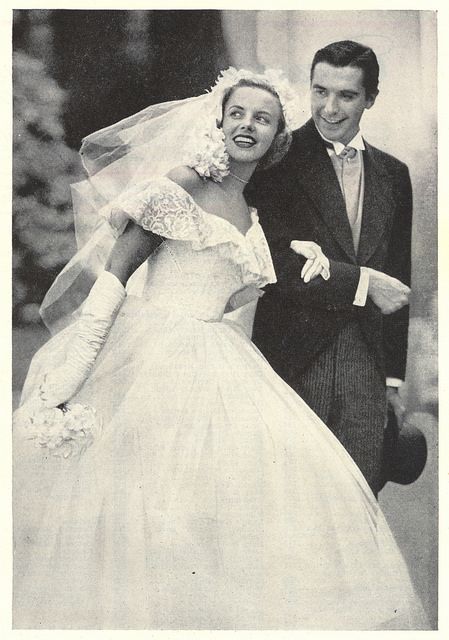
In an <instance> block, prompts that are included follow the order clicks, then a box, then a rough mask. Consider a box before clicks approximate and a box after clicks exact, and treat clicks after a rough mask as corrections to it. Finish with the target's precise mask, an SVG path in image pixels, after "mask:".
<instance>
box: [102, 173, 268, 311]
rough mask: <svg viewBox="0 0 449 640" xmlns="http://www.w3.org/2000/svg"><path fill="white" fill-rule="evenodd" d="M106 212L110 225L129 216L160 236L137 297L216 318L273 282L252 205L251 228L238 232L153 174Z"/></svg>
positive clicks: (184, 192) (122, 221) (177, 188)
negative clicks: (153, 178)
mask: <svg viewBox="0 0 449 640" xmlns="http://www.w3.org/2000/svg"><path fill="white" fill-rule="evenodd" d="M106 215H107V218H108V220H109V222H110V223H111V225H112V226H113V227H115V228H116V229H120V228H122V227H123V225H124V224H125V223H126V221H127V220H128V219H129V218H131V219H133V220H135V221H136V222H137V223H138V224H140V225H141V226H142V227H143V228H144V229H147V230H149V231H152V232H153V233H156V234H158V235H160V236H162V237H163V238H164V239H165V240H164V242H163V243H162V244H161V245H160V246H159V248H158V249H157V250H156V251H155V252H154V253H153V255H152V256H150V258H149V259H148V269H147V276H146V282H145V285H144V289H143V297H145V298H148V299H151V301H152V303H154V304H156V305H158V306H163V307H164V308H169V309H173V310H178V311H180V312H182V313H185V314H187V315H190V316H193V317H196V318H199V319H202V320H208V321H216V320H220V319H221V318H222V316H223V313H224V311H225V308H226V306H227V305H228V303H230V305H231V307H234V308H236V307H238V306H240V304H242V302H246V301H248V300H250V299H252V298H254V299H255V298H257V297H258V295H260V293H259V292H260V288H261V287H263V286H264V285H266V284H268V283H273V282H276V275H275V272H274V268H273V263H272V261H271V255H270V251H269V249H268V245H267V242H266V239H265V236H264V233H263V230H262V228H261V226H260V224H259V220H258V216H257V212H256V211H255V210H254V209H251V220H252V224H251V227H250V229H249V230H248V232H247V233H246V234H242V233H241V232H240V231H239V230H238V229H237V228H236V227H235V226H234V225H233V224H231V223H230V222H229V221H227V220H225V219H224V218H221V217H219V216H216V215H214V214H211V213H208V212H206V211H204V210H203V209H202V208H201V207H199V205H197V204H196V202H195V201H194V200H193V198H192V197H191V196H190V194H188V193H187V192H186V191H185V190H184V189H183V188H182V187H180V186H179V185H177V184H176V183H174V182H173V181H172V180H170V179H169V178H159V179H157V180H154V181H152V182H151V183H147V184H146V185H144V186H139V185H137V186H136V187H135V188H134V189H133V190H132V191H128V192H127V193H126V194H125V196H123V197H121V198H120V200H118V201H117V202H116V203H114V206H113V207H112V208H111V209H110V210H109V211H108V212H107V214H106Z"/></svg>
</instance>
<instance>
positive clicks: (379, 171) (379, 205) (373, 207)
mask: <svg viewBox="0 0 449 640" xmlns="http://www.w3.org/2000/svg"><path fill="white" fill-rule="evenodd" d="M364 173H365V193H364V199H363V214H362V228H361V232H360V242H359V251H358V256H357V258H358V260H357V262H358V263H359V264H361V265H363V264H366V263H367V262H368V260H369V259H370V257H371V256H372V255H373V253H374V251H375V250H376V248H377V246H378V245H379V242H380V241H381V239H382V236H383V234H384V231H385V229H386V227H387V225H388V222H389V219H390V216H391V215H393V212H394V198H393V186H392V180H391V177H390V176H389V174H388V173H387V171H386V169H385V167H384V165H383V163H382V162H381V161H380V159H379V158H378V156H377V154H376V150H375V149H374V148H373V147H371V146H370V145H368V144H366V151H365V152H364Z"/></svg>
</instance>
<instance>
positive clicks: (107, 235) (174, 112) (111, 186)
mask: <svg viewBox="0 0 449 640" xmlns="http://www.w3.org/2000/svg"><path fill="white" fill-rule="evenodd" d="M243 78H247V79H261V80H263V81H264V82H266V83H269V84H271V86H273V88H274V89H275V90H276V92H277V93H278V95H279V97H280V101H281V104H282V106H283V110H284V116H285V118H286V122H287V125H288V127H289V129H292V128H293V126H292V124H291V114H293V113H294V112H297V113H299V109H298V110H296V108H294V107H293V106H292V105H293V104H294V103H295V100H296V96H295V94H294V93H293V92H292V89H291V87H290V85H289V84H288V81H287V80H285V79H284V77H283V75H282V72H280V71H276V70H268V71H265V72H264V73H263V74H256V73H254V72H252V71H247V70H244V69H240V70H238V71H237V70H236V69H233V68H230V69H228V70H226V71H224V72H222V74H221V76H220V77H219V79H218V81H217V83H216V84H215V86H214V87H213V88H212V89H211V91H209V92H207V93H204V94H203V95H200V96H196V97H192V98H186V99H184V100H175V101H171V102H164V103H160V104H156V105H151V106H149V107H147V108H145V109H143V110H142V111H140V112H138V113H136V114H134V115H132V116H129V117H128V118H125V119H124V120H121V121H120V122H118V123H115V124H113V125H111V126H108V127H106V128H104V129H101V130H99V131H96V132H95V133H92V134H91V135H89V136H87V137H86V138H84V140H83V141H82V146H81V149H80V155H81V159H82V163H83V166H84V168H85V170H86V172H87V175H88V177H87V179H85V180H83V181H81V182H78V183H76V184H73V185H72V186H71V190H72V202H73V212H74V222H75V233H76V242H77V247H78V251H77V253H76V254H75V256H74V257H73V258H72V259H71V260H70V261H69V263H68V264H67V265H66V266H65V268H64V269H63V270H62V271H61V273H60V274H59V275H58V277H57V278H56V280H55V282H54V283H53V285H52V286H51V288H50V289H49V291H48V293H47V295H46V296H45V298H44V301H43V303H42V306H41V316H42V319H43V321H44V323H45V324H46V326H47V327H48V328H49V330H50V331H51V333H53V334H54V333H57V332H58V331H60V330H61V329H63V328H64V327H66V326H67V325H69V324H70V323H71V322H72V321H73V319H75V318H76V317H77V310H79V308H80V305H82V303H83V301H84V300H85V298H86V296H87V294H88V293H89V290H90V288H91V287H92V285H93V283H94V282H95V280H96V279H97V277H98V275H99V273H100V272H101V271H102V270H103V268H104V266H105V264H106V262H107V260H108V257H109V255H110V252H111V250H112V247H113V245H114V242H115V240H116V238H117V237H118V235H120V234H121V233H122V232H123V230H124V228H125V226H126V223H127V218H126V217H125V216H120V215H118V216H115V217H113V222H112V224H111V222H110V221H106V219H105V214H107V213H109V212H110V210H111V207H113V206H114V205H117V203H118V202H119V200H120V197H123V196H124V194H127V193H129V192H130V190H131V191H133V192H134V191H136V190H139V189H142V188H144V186H145V185H147V184H148V181H150V180H152V179H154V178H156V177H160V176H163V175H165V174H166V173H167V172H168V171H170V169H172V168H174V167H176V166H179V165H181V164H188V165H189V166H195V168H196V169H197V171H198V173H200V175H203V176H204V177H212V178H214V177H216V176H218V178H217V179H218V180H220V179H221V178H220V175H221V176H223V175H226V173H227V160H226V158H227V154H226V152H225V147H224V141H223V135H222V133H221V129H218V128H217V121H220V120H221V110H222V101H223V96H224V93H225V92H226V91H227V90H228V89H229V88H230V87H232V86H234V85H235V84H237V83H238V82H239V80H241V79H243ZM214 172H215V173H214ZM145 269H146V265H145V264H144V265H142V266H141V267H140V268H139V269H138V270H137V271H136V272H135V274H134V275H133V276H132V277H131V279H130V281H129V283H128V286H127V289H128V290H129V291H130V292H132V293H133V294H135V295H139V293H140V292H141V288H142V286H143V282H144V276H145Z"/></svg>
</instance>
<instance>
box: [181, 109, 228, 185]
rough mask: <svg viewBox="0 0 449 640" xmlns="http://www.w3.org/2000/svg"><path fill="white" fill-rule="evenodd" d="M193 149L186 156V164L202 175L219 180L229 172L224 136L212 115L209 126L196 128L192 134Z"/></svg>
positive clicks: (215, 180)
mask: <svg viewBox="0 0 449 640" xmlns="http://www.w3.org/2000/svg"><path fill="white" fill-rule="evenodd" d="M192 138H193V143H192V146H194V148H195V150H194V151H193V152H192V153H191V154H190V155H189V156H188V157H187V158H186V164H187V165H188V166H189V167H192V169H195V171H196V172H197V173H198V174H199V175H200V176H201V177H202V178H211V179H212V180H214V182H221V181H222V180H223V178H224V176H227V175H228V173H229V156H228V152H227V150H226V145H225V136H224V133H223V131H222V130H221V129H219V128H218V127H217V125H216V119H215V117H214V116H211V117H210V123H209V126H207V125H206V126H205V127H204V128H203V129H202V130H201V128H199V127H198V128H197V129H196V130H195V131H194V132H193V134H192Z"/></svg>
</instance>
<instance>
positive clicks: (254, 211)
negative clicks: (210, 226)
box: [162, 176, 259, 238]
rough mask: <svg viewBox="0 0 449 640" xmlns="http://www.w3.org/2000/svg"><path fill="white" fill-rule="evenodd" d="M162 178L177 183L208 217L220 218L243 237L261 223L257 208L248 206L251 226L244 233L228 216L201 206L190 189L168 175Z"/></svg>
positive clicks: (219, 219)
mask: <svg viewBox="0 0 449 640" xmlns="http://www.w3.org/2000/svg"><path fill="white" fill-rule="evenodd" d="M162 179H164V180H168V182H170V183H171V184H173V185H175V186H176V187H177V188H178V189H179V190H180V191H182V192H183V193H184V194H185V195H186V196H187V198H188V199H189V200H190V202H192V204H193V205H194V206H195V207H196V208H197V209H198V210H199V211H200V212H201V213H203V214H205V215H206V216H208V217H211V218H214V219H215V220H218V221H219V222H220V221H221V222H222V223H224V224H225V225H226V226H227V227H231V228H232V229H233V230H234V231H235V233H237V234H238V235H239V236H241V237H242V238H247V237H248V235H249V234H250V233H251V232H252V230H253V229H254V228H255V227H257V226H258V225H259V216H258V214H257V209H255V208H254V207H248V211H249V215H250V218H251V226H250V227H249V229H248V230H247V231H246V232H245V233H243V232H242V231H240V229H238V228H237V227H236V226H235V224H232V222H229V220H227V219H226V218H223V217H222V216H218V215H217V214H216V213H211V212H210V211H206V210H205V209H203V207H201V206H200V205H199V204H198V203H197V201H196V200H195V199H194V198H193V197H192V196H191V195H190V193H189V192H188V191H186V189H184V187H181V185H180V184H178V183H177V182H175V181H174V180H172V179H171V178H169V177H168V176H163V178H162Z"/></svg>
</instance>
